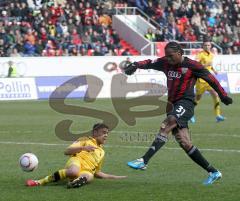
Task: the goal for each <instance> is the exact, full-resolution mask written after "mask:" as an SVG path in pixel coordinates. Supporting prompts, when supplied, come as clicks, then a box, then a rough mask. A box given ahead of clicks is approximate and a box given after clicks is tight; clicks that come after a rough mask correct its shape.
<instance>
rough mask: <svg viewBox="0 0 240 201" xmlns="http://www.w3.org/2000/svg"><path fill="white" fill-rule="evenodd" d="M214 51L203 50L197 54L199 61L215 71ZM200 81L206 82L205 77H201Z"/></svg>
mask: <svg viewBox="0 0 240 201" xmlns="http://www.w3.org/2000/svg"><path fill="white" fill-rule="evenodd" d="M213 57H214V55H213V53H211V52H206V51H204V50H202V51H201V52H199V53H198V54H197V57H196V59H197V61H199V62H200V63H201V64H202V65H203V66H204V67H205V68H206V69H207V70H209V71H210V72H212V71H213V66H212V64H213ZM199 80H200V82H205V81H204V80H203V79H199Z"/></svg>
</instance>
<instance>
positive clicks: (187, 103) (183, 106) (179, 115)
mask: <svg viewBox="0 0 240 201" xmlns="http://www.w3.org/2000/svg"><path fill="white" fill-rule="evenodd" d="M194 106H195V105H194V103H193V102H192V101H191V100H187V99H182V100H179V101H177V102H176V103H174V104H173V109H172V111H170V112H169V113H167V116H169V115H173V116H175V117H176V119H177V124H178V127H179V128H188V121H189V120H190V119H191V118H192V116H193V115H194Z"/></svg>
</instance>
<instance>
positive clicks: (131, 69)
mask: <svg viewBox="0 0 240 201" xmlns="http://www.w3.org/2000/svg"><path fill="white" fill-rule="evenodd" d="M164 62H165V59H163V58H159V59H157V60H155V61H153V60H151V59H147V60H143V61H138V62H133V63H130V64H128V65H127V66H126V67H125V68H124V69H123V71H124V73H125V74H126V75H132V74H133V73H135V71H136V70H137V69H138V68H140V69H155V70H159V71H162V70H163V69H164V65H163V64H164Z"/></svg>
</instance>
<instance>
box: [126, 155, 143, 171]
mask: <svg viewBox="0 0 240 201" xmlns="http://www.w3.org/2000/svg"><path fill="white" fill-rule="evenodd" d="M127 165H128V166H129V167H131V168H134V169H137V170H138V169H139V170H145V169H147V165H146V164H145V163H144V161H143V158H139V159H136V160H134V161H130V162H128V163H127Z"/></svg>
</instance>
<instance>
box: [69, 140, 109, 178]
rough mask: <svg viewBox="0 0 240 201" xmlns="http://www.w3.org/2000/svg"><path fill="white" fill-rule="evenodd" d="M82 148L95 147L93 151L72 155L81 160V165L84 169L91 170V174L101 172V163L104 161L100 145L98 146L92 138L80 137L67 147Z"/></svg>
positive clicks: (103, 153)
mask: <svg viewBox="0 0 240 201" xmlns="http://www.w3.org/2000/svg"><path fill="white" fill-rule="evenodd" d="M79 146H81V147H84V146H93V147H96V149H95V150H94V151H89V152H88V151H81V152H79V153H76V154H74V155H72V157H76V158H78V159H79V160H81V164H82V165H83V166H84V169H88V170H91V172H93V173H95V172H99V171H100V170H101V166H102V162H103V159H104V155H105V152H104V150H103V147H102V145H98V144H97V141H96V140H95V139H94V138H92V137H82V138H79V139H78V140H77V141H75V142H74V143H73V144H71V145H70V146H69V147H71V148H72V147H79Z"/></svg>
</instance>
